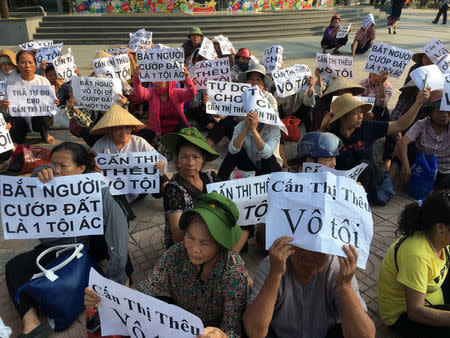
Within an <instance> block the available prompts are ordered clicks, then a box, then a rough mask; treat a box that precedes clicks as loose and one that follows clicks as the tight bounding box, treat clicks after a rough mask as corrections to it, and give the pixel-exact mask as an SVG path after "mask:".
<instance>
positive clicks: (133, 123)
mask: <svg viewBox="0 0 450 338" xmlns="http://www.w3.org/2000/svg"><path fill="white" fill-rule="evenodd" d="M141 128H144V124H143V123H141V122H140V121H139V120H138V119H136V118H135V117H134V116H133V115H131V114H130V113H129V112H128V111H126V110H125V109H123V108H122V107H120V106H119V105H117V104H114V105H112V107H111V108H110V109H109V110H108V111H107V112H106V113H105V115H103V116H102V118H101V119H100V120H99V121H98V122H97V124H96V125H95V126H94V127H93V128H92V129H91V131H90V133H91V134H96V135H97V134H105V135H104V136H103V137H102V138H101V139H99V140H98V141H97V142H96V143H95V144H94V146H93V147H92V150H93V151H94V152H96V153H97V154H99V153H104V154H119V153H121V154H123V153H137V152H150V151H154V150H155V148H153V147H152V146H151V145H150V144H149V143H148V142H147V141H146V140H144V139H143V138H142V137H139V136H136V135H132V134H131V132H132V131H133V129H134V130H138V129H141ZM165 167H166V164H165V162H164V160H163V158H162V157H161V156H160V160H159V161H158V163H156V164H155V170H157V169H159V171H160V175H161V180H160V185H161V191H163V190H164V186H165V183H166V182H167V181H168V178H167V176H166V175H165V174H164V169H165ZM138 196H139V195H136V194H127V195H126V197H127V200H128V202H133V201H134V200H135V199H136V198H137V197H138Z"/></svg>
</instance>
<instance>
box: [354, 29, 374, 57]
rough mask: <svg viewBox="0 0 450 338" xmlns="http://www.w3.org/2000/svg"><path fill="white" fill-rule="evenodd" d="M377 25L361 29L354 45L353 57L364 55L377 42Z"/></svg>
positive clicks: (357, 33)
mask: <svg viewBox="0 0 450 338" xmlns="http://www.w3.org/2000/svg"><path fill="white" fill-rule="evenodd" d="M375 26H376V25H375V23H373V24H371V25H370V26H368V27H364V28H363V27H361V28H360V29H358V31H357V32H356V35H355V40H354V41H353V44H352V56H353V57H354V56H355V55H356V54H364V53H365V52H367V51H368V50H369V48H370V47H372V45H373V43H374V42H375Z"/></svg>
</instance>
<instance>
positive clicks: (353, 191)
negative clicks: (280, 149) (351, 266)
mask: <svg viewBox="0 0 450 338" xmlns="http://www.w3.org/2000/svg"><path fill="white" fill-rule="evenodd" d="M372 234H373V220H372V213H371V210H370V206H369V202H368V201H367V197H366V192H365V190H364V188H363V187H362V186H361V185H359V184H357V183H356V182H355V181H354V180H352V179H349V178H346V177H342V176H336V175H334V174H332V173H331V172H329V171H324V172H320V173H311V174H307V173H297V174H294V173H283V172H276V173H272V174H270V183H269V208H268V211H267V215H266V249H269V248H270V246H271V245H272V244H273V242H274V241H275V240H276V239H277V238H279V237H282V236H292V237H294V240H293V242H292V244H294V245H297V246H299V247H301V248H304V249H307V250H312V251H317V252H322V253H326V254H332V255H338V256H342V257H347V256H346V254H345V252H344V250H343V249H342V246H343V245H344V244H352V245H353V246H354V247H355V248H356V250H357V251H358V263H357V265H358V267H360V268H362V269H364V268H365V267H366V262H367V258H368V256H369V251H370V243H371V241H372Z"/></svg>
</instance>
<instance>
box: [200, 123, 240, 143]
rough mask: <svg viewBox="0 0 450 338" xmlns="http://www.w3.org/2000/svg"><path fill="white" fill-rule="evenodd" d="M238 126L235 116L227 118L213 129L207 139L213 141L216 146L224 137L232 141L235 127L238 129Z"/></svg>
mask: <svg viewBox="0 0 450 338" xmlns="http://www.w3.org/2000/svg"><path fill="white" fill-rule="evenodd" d="M236 125H237V122H236V121H235V119H234V118H233V116H227V117H225V118H224V119H222V120H220V121H219V122H217V123H216V124H215V125H214V127H212V129H211V130H210V131H209V133H208V135H207V136H206V138H209V139H211V140H212V141H213V142H214V143H215V144H217V143H219V142H220V141H221V140H222V139H223V138H224V137H227V138H228V139H229V140H231V139H232V138H233V132H234V127H236Z"/></svg>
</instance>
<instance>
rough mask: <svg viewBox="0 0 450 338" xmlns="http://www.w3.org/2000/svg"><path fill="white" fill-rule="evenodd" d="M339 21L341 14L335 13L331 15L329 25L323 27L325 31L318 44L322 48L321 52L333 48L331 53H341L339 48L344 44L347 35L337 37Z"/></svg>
mask: <svg viewBox="0 0 450 338" xmlns="http://www.w3.org/2000/svg"><path fill="white" fill-rule="evenodd" d="M340 22H341V16H340V15H338V14H335V15H333V16H332V17H331V22H330V25H329V26H328V27H327V28H326V29H325V32H324V33H323V38H322V41H321V42H320V45H321V46H322V48H323V53H324V54H326V53H327V49H330V48H334V49H333V53H334V54H341V53H340V52H339V48H341V47H342V46H344V45H345V44H346V43H347V41H348V35H347V36H346V37H345V38H339V39H338V38H337V37H336V35H337V33H338V32H339V28H340V25H339V23H340Z"/></svg>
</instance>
